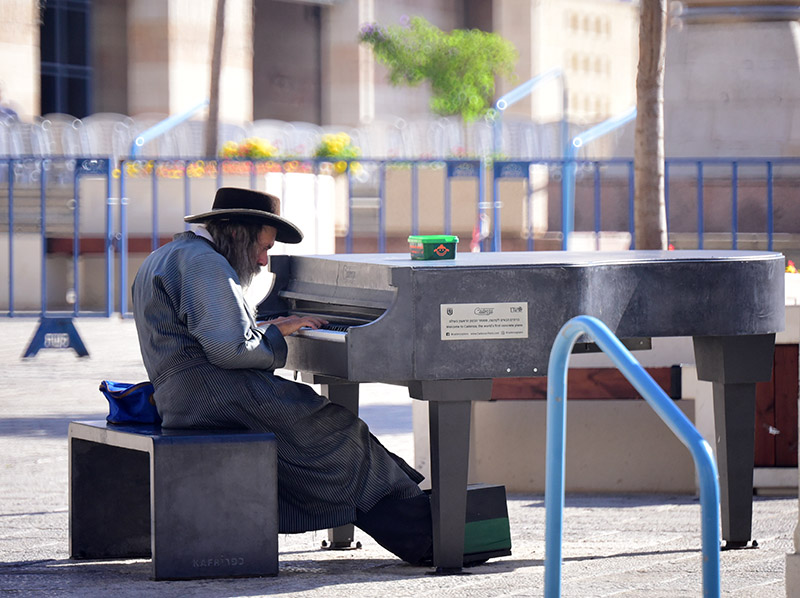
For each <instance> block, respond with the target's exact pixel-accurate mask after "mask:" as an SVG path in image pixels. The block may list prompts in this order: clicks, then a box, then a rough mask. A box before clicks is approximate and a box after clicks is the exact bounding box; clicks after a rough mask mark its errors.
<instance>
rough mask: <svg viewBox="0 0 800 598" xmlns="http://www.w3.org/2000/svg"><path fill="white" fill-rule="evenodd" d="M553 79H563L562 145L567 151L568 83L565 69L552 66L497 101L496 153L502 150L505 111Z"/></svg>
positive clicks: (493, 136)
mask: <svg viewBox="0 0 800 598" xmlns="http://www.w3.org/2000/svg"><path fill="white" fill-rule="evenodd" d="M551 79H560V80H561V147H562V148H563V149H564V151H566V146H567V141H568V139H567V137H568V135H569V132H568V128H569V126H568V124H567V102H568V100H567V84H566V82H565V80H564V79H565V77H564V71H563V70H561V69H560V68H552V69H550V70H549V71H545V72H544V73H541V74H539V75H536V76H535V77H533V78H532V79H529V80H528V81H526V82H525V83H523V84H522V85H518V86H517V87H515V88H514V89H512V90H511V91H509V92H508V93H506V94H504V95H502V96H501V97H500V98H499V99H498V100H497V101H496V102H495V104H494V109H495V114H494V126H493V127H492V149H493V150H494V152H495V154H497V153H499V152H500V145H501V139H502V131H503V113H504V112H505V111H506V110H507V109H508V108H509V107H510V106H512V105H514V104H516V103H517V102H519V101H520V100H521V99H522V98H524V97H526V96H529V95H530V94H532V93H533V90H534V89H536V87H538V86H539V85H541V84H542V83H546V82H547V81H550V80H551Z"/></svg>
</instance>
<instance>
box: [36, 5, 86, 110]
mask: <svg viewBox="0 0 800 598" xmlns="http://www.w3.org/2000/svg"><path fill="white" fill-rule="evenodd" d="M90 4H91V0H47V3H46V4H45V5H44V8H43V10H42V25H41V28H40V35H41V42H40V44H41V60H42V74H41V77H42V94H41V95H42V106H41V113H42V114H48V113H51V112H64V113H66V114H71V115H73V116H76V117H78V118H83V117H84V116H86V115H88V114H90V113H91V109H92V94H91V83H92V67H91V66H90V62H89V59H90V57H89V54H90V48H89V32H90V29H89V16H90V14H89V13H90Z"/></svg>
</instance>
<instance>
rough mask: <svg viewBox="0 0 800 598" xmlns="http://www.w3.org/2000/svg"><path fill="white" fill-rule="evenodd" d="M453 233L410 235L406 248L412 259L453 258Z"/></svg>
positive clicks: (454, 250) (454, 245)
mask: <svg viewBox="0 0 800 598" xmlns="http://www.w3.org/2000/svg"><path fill="white" fill-rule="evenodd" d="M457 244H458V237H456V236H455V235H411V236H410V237H408V248H409V250H410V251H411V259H412V260H454V259H456V245H457Z"/></svg>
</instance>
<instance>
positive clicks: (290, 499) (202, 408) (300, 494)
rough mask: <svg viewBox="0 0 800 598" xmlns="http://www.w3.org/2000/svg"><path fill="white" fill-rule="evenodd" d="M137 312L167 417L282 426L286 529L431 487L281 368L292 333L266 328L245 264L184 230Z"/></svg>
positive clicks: (143, 277)
mask: <svg viewBox="0 0 800 598" xmlns="http://www.w3.org/2000/svg"><path fill="white" fill-rule="evenodd" d="M133 312H134V317H135V319H136V329H137V332H138V335H139V344H140V346H141V351H142V357H143V359H144V365H145V368H146V369H147V373H148V375H149V377H150V380H151V381H152V382H153V384H154V386H155V402H156V405H157V406H158V411H159V413H160V414H161V417H162V418H163V425H164V426H165V427H171V428H209V427H227V428H247V429H251V430H259V431H268V432H273V433H274V434H275V436H276V438H277V447H278V496H279V513H280V530H281V532H286V533H292V532H302V531H307V530H314V529H324V528H328V527H334V526H337V525H342V524H345V523H350V522H352V521H354V520H355V518H356V509H361V510H362V511H367V510H369V509H370V508H371V507H372V506H373V505H375V503H377V502H378V501H379V500H380V499H381V498H383V497H385V496H388V495H393V496H395V497H397V498H410V497H413V496H416V495H418V494H420V493H421V491H420V489H419V487H418V486H417V483H418V482H419V481H421V479H422V476H421V475H420V474H419V473H418V472H416V471H414V470H413V469H412V468H411V467H409V466H408V465H407V464H406V463H405V462H403V461H402V459H400V458H399V457H397V456H395V455H393V454H391V453H389V452H388V451H387V450H386V449H385V448H384V447H383V446H382V445H381V444H380V443H379V442H378V440H377V439H375V438H374V437H373V436H372V435H371V434H370V432H369V430H368V429H367V426H366V424H365V423H364V422H362V421H361V420H360V419H358V418H357V417H355V416H354V415H352V414H351V413H350V412H348V411H347V410H346V409H344V408H342V407H339V406H338V405H334V404H333V403H331V402H330V401H328V399H326V398H325V397H321V396H319V395H318V394H316V393H315V392H314V390H313V389H312V388H311V387H310V386H307V385H304V384H298V383H296V382H293V381H290V380H286V379H284V378H281V377H279V376H276V375H274V370H275V369H276V368H280V367H282V366H283V365H284V363H285V361H286V342H285V341H284V339H283V336H282V335H281V333H280V331H279V330H278V328H277V327H276V326H268V327H267V328H266V329H263V328H259V327H257V326H256V323H255V321H254V320H253V317H252V315H251V313H250V311H249V310H248V308H247V306H246V304H245V301H244V297H243V294H242V288H241V286H240V285H239V280H238V277H237V275H236V273H235V271H234V270H233V268H232V267H231V266H230V264H229V263H228V261H227V260H226V259H225V258H224V257H223V256H222V255H221V254H220V253H218V252H217V251H216V249H215V248H214V246H213V244H211V243H210V242H209V241H207V240H205V239H203V238H201V237H199V236H197V235H195V234H194V233H191V232H185V233H181V234H179V235H176V236H175V239H174V240H173V241H172V242H171V243H168V244H167V245H165V246H163V247H161V248H160V249H158V250H156V251H154V252H153V253H152V254H150V255H149V256H148V257H147V259H145V261H144V263H143V264H142V266H141V268H140V269H139V272H138V273H137V275H136V279H135V280H134V283H133Z"/></svg>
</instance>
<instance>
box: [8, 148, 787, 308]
mask: <svg viewBox="0 0 800 598" xmlns="http://www.w3.org/2000/svg"><path fill="white" fill-rule="evenodd" d="M568 162H569V164H568V167H569V168H572V167H573V166H574V172H575V191H574V206H575V208H574V213H575V223H574V228H575V230H576V231H578V234H580V233H590V234H594V241H593V242H594V243H595V248H596V249H600V248H601V247H600V237H601V235H602V234H603V233H604V231H624V232H626V233H627V234H628V235H629V236H630V239H631V248H635V228H634V217H633V214H634V184H633V183H634V164H633V160H631V159H611V160H578V159H575V160H572V159H570V160H569V161H568ZM565 165H567V161H565V160H558V159H548V160H544V159H542V160H536V159H532V160H502V161H494V162H492V163H487V162H486V161H482V160H467V159H430V160H407V159H359V160H357V161H355V162H353V163H347V162H346V161H344V162H340V163H338V164H330V163H328V162H324V161H321V160H264V161H235V160H230V161H226V160H183V159H171V160H170V159H158V160H151V159H146V158H142V159H130V160H124V161H122V162H121V163H119V164H115V163H114V162H113V160H111V159H109V158H94V157H87V158H66V157H65V158H48V159H40V158H14V159H0V235H2V234H6V235H7V239H4V242H3V243H2V244H3V245H5V246H7V247H8V253H7V256H2V257H0V272H5V273H6V274H7V279H8V282H7V285H5V288H4V289H1V290H0V313H3V314H4V315H7V316H23V315H33V316H48V315H59V314H68V315H73V316H94V315H97V316H108V315H110V314H111V313H115V312H121V313H123V314H126V313H128V298H127V290H128V288H129V286H130V284H129V283H130V280H129V278H130V276H131V271H132V270H134V269H135V267H137V264H136V262H135V260H134V259H133V256H138V257H142V256H143V255H145V254H146V253H147V252H149V251H151V250H153V249H155V248H156V247H158V246H159V245H160V244H162V243H164V242H166V241H167V240H169V238H171V236H172V234H173V233H175V232H178V231H180V230H182V229H183V228H184V224H183V221H182V217H183V215H185V214H188V213H192V212H194V211H198V210H205V209H207V208H208V206H209V205H210V202H211V198H212V197H213V192H214V190H215V189H216V188H217V187H219V186H221V185H228V184H233V185H239V186H249V187H251V188H261V189H264V188H265V187H266V186H267V183H266V181H267V179H268V178H269V177H273V178H274V177H278V183H277V184H278V187H277V192H278V193H279V194H282V195H283V197H284V208H285V209H290V208H291V207H292V205H293V203H294V202H295V201H297V199H296V198H294V197H292V196H291V188H290V187H291V185H290V184H289V183H287V181H290V180H291V177H290V176H289V175H294V174H311V175H318V174H322V175H326V174H330V175H336V174H343V175H344V176H343V177H336V178H335V179H331V180H339V179H342V178H343V180H342V181H341V182H344V180H346V181H348V182H347V184H345V185H344V187H343V188H344V194H345V198H344V200H343V203H342V205H341V206H340V208H341V209H342V213H341V214H339V215H337V216H336V218H337V219H339V218H340V219H341V221H342V222H341V223H337V230H336V236H337V237H338V241H339V245H338V249H339V250H343V251H345V252H353V251H364V250H365V249H364V247H365V245H364V241H365V239H366V240H368V241H369V242H370V243H371V245H369V249H368V250H370V251H378V252H384V251H387V249H389V250H395V251H396V250H398V249H397V248H398V247H399V246H400V245H399V244H398V241H404V237H405V236H407V235H408V234H418V233H420V232H423V233H424V232H425V231H426V229H428V230H429V229H430V223H431V222H432V221H436V222H438V223H440V225H441V228H439V229H438V230H437V231H436V232H444V233H447V234H453V233H455V234H461V235H465V236H467V237H469V238H470V243H469V246H470V248H472V249H479V250H482V251H500V250H503V249H505V250H508V249H525V250H539V249H558V248H560V245H561V243H562V241H563V230H564V228H565V223H564V222H563V221H562V218H561V217H560V215H561V213H562V211H561V207H562V206H561V197H562V187H563V184H564V176H563V174H564V172H565ZM339 171H341V173H340V172H339ZM398 173H401V174H398ZM403 173H405V174H403ZM665 173H666V184H665V190H666V192H665V199H666V207H667V214H668V225H669V234H670V240H671V242H673V243H675V245H676V247H677V248H687V249H694V248H700V249H702V248H704V247H705V246H706V244H707V242H708V239H709V238H711V237H714V236H715V235H716V236H715V237H714V238H715V239H716V240H715V243H717V244H716V245H715V246H716V247H719V246H720V245H719V243H723V244H725V246H726V247H730V248H733V249H739V248H743V247H742V242H741V240H742V238H743V235H746V236H747V240H748V245H747V248H759V249H767V250H776V249H786V247H787V246H788V247H791V248H794V246H792V245H791V243H793V242H794V241H793V239H794V237H793V234H794V233H795V231H800V209H797V208H796V206H795V204H796V202H795V201H794V194H795V192H794V189H795V187H796V186H797V181H798V180H800V158H729V159H725V158H706V159H690V158H673V159H669V160H667V162H666V169H665ZM390 175H391V176H390ZM403 177H405V182H402V184H399V186H398V182H397V181H398V179H402V178H403ZM488 177H491V182H489V180H488ZM314 180H315V183H314V186H313V188H309V189H311V190H310V191H307V192H304V194H305V195H308V194H310V195H313V196H314V198H313V203H309V204H308V205H309V206H310V207H309V208H306V209H305V212H306V215H308V214H307V213H308V212H309V211H310V212H315V210H316V207H319V206H322V205H324V202H323V201H322V199H321V195H320V194H321V191H320V189H321V185H320V183H319V182H318V181H319V180H321V179H320V178H319V177H315V179H314ZM272 182H273V183H274V182H275V181H272ZM456 182H458V185H459V186H458V191H457V192H455V193H454V191H453V189H454V187H455V185H456ZM509 182H511V183H513V182H516V186H513V185H512V186H511V188H510V189H509V186H508V184H509ZM465 183H467V184H466V185H465ZM337 185H338V183H337ZM269 190H272V191H273V192H276V188H274V187H273V188H272V189H269ZM337 193H338V192H337ZM431 197H434V199H433V200H432V199H431ZM306 199H307V198H306ZM325 201H328V200H325ZM398 205H400V207H401V208H402V209H399V210H398ZM337 209H338V208H337ZM320 213H321V212H320ZM364 214H367V215H368V216H369V217H368V218H366V221H365V222H367V224H363V222H362V224H361V225H359V218H361V219H362V221H363V220H364V218H363V215H364ZM398 214H399V215H398ZM504 214H505V217H504ZM329 216H330V214H329ZM132 222H133V223H134V226H133V227H132ZM504 222H506V224H504ZM509 222H510V224H508V223H509ZM340 225H341V226H340ZM359 226H360V227H361V228H359ZM454 229H457V230H454ZM9 231H13V234H8V232H9ZM720 238H721V239H722V240H721V241H720V240H719V239H720ZM779 238H780V239H783V241H782V242H783V245H782V246H781V247H776V239H779ZM754 239H755V241H754ZM786 239H788V241H786ZM461 241H462V249H461V250H462V251H463V250H466V247H467V239H466V238H464V236H462V237H461ZM504 241H505V246H504V244H503V242H504ZM754 243H756V244H757V247H756V246H754ZM787 243H788V245H787ZM796 245H797V250H798V251H800V240H798V242H797V243H796ZM31 279H35V280H33V281H32V280H31ZM32 287H33V288H34V290H32Z"/></svg>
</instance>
